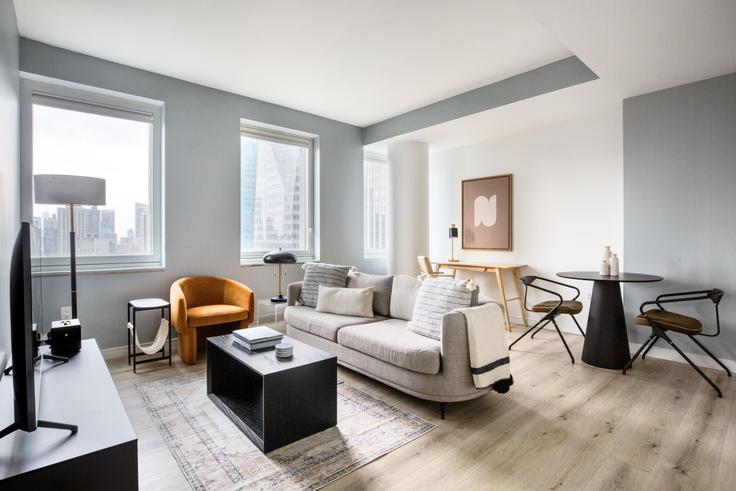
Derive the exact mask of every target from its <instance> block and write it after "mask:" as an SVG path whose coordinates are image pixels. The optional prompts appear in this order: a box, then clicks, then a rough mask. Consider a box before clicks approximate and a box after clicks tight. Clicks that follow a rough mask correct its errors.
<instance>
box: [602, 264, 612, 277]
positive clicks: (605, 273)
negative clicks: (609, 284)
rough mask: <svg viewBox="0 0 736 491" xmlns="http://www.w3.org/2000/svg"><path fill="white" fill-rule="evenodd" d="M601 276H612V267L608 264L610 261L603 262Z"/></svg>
mask: <svg viewBox="0 0 736 491" xmlns="http://www.w3.org/2000/svg"><path fill="white" fill-rule="evenodd" d="M600 275H601V276H610V275H611V265H610V264H608V261H601V271H600Z"/></svg>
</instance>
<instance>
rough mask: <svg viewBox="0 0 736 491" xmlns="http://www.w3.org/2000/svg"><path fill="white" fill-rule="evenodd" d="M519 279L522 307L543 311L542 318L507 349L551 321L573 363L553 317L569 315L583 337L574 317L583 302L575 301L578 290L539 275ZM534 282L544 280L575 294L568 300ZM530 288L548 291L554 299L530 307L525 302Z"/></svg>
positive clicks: (527, 309)
mask: <svg viewBox="0 0 736 491" xmlns="http://www.w3.org/2000/svg"><path fill="white" fill-rule="evenodd" d="M520 281H521V284H522V285H524V304H523V305H524V309H525V310H526V311H527V312H537V313H543V314H544V316H542V318H541V319H539V321H538V322H537V323H536V324H534V325H533V326H532V327H530V328H529V329H527V330H526V332H524V334H522V335H521V336H519V337H518V338H516V339H515V340H514V342H513V343H511V344H510V345H509V349H511V348H512V347H513V346H514V345H515V344H516V343H518V342H519V341H521V340H522V338H524V336H526V335H527V334H529V333H532V337H534V335H535V334H536V333H538V332H539V331H540V330H541V329H543V328H544V327H545V326H546V325H547V324H549V323H550V322H551V323H552V325H554V326H555V329H556V330H557V334H558V335H559V336H560V339H561V340H562V344H564V345H565V349H566V350H567V354H568V355H570V360H571V361H572V362H573V363H575V357H573V356H572V351H570V347H569V346H568V345H567V342H566V341H565V337H564V336H563V335H562V331H560V327H559V326H558V325H557V321H556V320H555V319H556V318H557V317H558V316H560V315H569V316H570V317H572V320H573V321H575V325H576V326H578V330H579V331H580V334H582V335H583V337H584V336H585V333H584V332H583V329H582V328H581V327H580V324H578V320H577V319H576V318H575V315H576V314H579V313H580V312H581V311H582V310H583V304H582V303H580V302H578V301H577V298H578V297H579V296H580V290H579V289H578V288H576V287H574V286H572V285H568V284H566V283H561V282H559V281H555V280H550V279H548V278H542V277H540V276H522V277H521V278H520ZM535 282H546V283H551V284H554V285H558V286H562V287H564V288H569V289H572V290H575V296H574V297H572V298H571V299H569V300H565V299H564V298H563V297H562V295H561V294H559V293H557V292H556V291H554V290H550V289H549V288H545V287H542V286H539V284H536V285H535V284H534V283H535ZM530 288H533V289H535V290H539V291H542V292H545V293H548V294H550V295H552V296H554V297H556V299H555V300H546V301H543V302H540V303H537V304H534V305H533V306H532V307H531V308H529V307H528V304H527V296H528V293H529V289H530Z"/></svg>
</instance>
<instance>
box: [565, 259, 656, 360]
mask: <svg viewBox="0 0 736 491" xmlns="http://www.w3.org/2000/svg"><path fill="white" fill-rule="evenodd" d="M557 276H560V277H562V278H569V279H571V280H583V281H592V282H593V294H592V296H591V298H590V309H589V311H588V325H587V326H586V329H585V343H584V344H583V356H582V358H583V361H584V362H585V363H587V364H589V365H593V366H595V367H600V368H612V369H617V370H621V369H623V368H624V366H625V365H626V363H628V361H629V358H631V353H630V351H629V336H628V335H627V333H626V316H625V314H624V304H623V301H622V300H621V288H620V287H619V283H650V282H654V281H662V277H661V276H654V275H649V274H639V273H620V274H619V275H618V276H601V275H600V274H599V273H597V272H595V271H565V272H563V273H557Z"/></svg>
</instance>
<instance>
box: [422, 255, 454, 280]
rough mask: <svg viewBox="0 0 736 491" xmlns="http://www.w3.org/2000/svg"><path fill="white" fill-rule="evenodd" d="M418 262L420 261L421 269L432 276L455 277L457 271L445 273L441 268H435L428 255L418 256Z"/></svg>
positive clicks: (423, 272)
mask: <svg viewBox="0 0 736 491" xmlns="http://www.w3.org/2000/svg"><path fill="white" fill-rule="evenodd" d="M417 263H419V271H420V273H421V274H423V275H424V276H431V277H432V278H454V277H455V272H454V271H453V272H452V273H444V272H442V271H440V270H439V268H435V267H434V266H433V265H432V262H431V261H430V260H429V258H428V257H427V256H417Z"/></svg>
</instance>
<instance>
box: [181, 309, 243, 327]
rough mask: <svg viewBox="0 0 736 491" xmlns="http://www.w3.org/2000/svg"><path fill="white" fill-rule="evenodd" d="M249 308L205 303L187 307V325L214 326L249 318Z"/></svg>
mask: <svg viewBox="0 0 736 491" xmlns="http://www.w3.org/2000/svg"><path fill="white" fill-rule="evenodd" d="M248 313H249V312H248V309H244V308H242V307H238V306H237V305H224V304H215V305H203V306H201V307H192V308H190V309H187V325H188V326H189V327H200V326H213V325H215V324H226V323H228V322H238V321H242V320H244V319H247V318H248Z"/></svg>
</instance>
